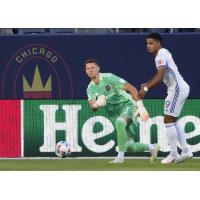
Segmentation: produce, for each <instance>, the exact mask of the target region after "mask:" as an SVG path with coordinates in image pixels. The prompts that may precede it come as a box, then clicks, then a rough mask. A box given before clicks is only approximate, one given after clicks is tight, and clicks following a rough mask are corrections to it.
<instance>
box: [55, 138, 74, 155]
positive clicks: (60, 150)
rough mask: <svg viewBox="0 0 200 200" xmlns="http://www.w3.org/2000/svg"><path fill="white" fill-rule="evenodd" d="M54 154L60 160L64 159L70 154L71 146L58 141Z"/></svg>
mask: <svg viewBox="0 0 200 200" xmlns="http://www.w3.org/2000/svg"><path fill="white" fill-rule="evenodd" d="M55 153H56V155H57V156H58V157H60V158H65V157H67V156H68V155H70V154H71V145H70V144H69V143H68V142H65V141H60V142H58V143H57V144H56V150H55Z"/></svg>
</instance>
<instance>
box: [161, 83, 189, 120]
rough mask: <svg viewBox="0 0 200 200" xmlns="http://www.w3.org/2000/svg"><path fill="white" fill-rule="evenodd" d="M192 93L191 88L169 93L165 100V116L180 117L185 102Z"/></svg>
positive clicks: (177, 88)
mask: <svg viewBox="0 0 200 200" xmlns="http://www.w3.org/2000/svg"><path fill="white" fill-rule="evenodd" d="M189 92H190V87H189V86H188V87H184V88H179V87H178V86H177V87H176V90H174V91H173V92H172V91H171V92H168V95H167V97H166V99H165V107H164V113H165V115H169V116H173V117H178V116H179V115H180V113H181V110H182V108H183V105H184V103H185V100H186V99H187V97H188V95H189Z"/></svg>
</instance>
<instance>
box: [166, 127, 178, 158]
mask: <svg viewBox="0 0 200 200" xmlns="http://www.w3.org/2000/svg"><path fill="white" fill-rule="evenodd" d="M165 128H166V132H167V137H168V143H169V151H170V154H171V155H172V156H176V155H177V131H176V126H175V124H174V123H171V124H165Z"/></svg>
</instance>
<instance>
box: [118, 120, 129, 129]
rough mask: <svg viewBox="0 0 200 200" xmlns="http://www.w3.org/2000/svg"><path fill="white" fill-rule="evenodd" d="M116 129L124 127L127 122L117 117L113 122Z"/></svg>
mask: <svg viewBox="0 0 200 200" xmlns="http://www.w3.org/2000/svg"><path fill="white" fill-rule="evenodd" d="M115 125H116V128H117V129H119V128H120V127H126V125H127V122H126V120H125V119H124V118H122V117H118V118H117V119H116V122H115Z"/></svg>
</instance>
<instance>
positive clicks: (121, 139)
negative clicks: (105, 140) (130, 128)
mask: <svg viewBox="0 0 200 200" xmlns="http://www.w3.org/2000/svg"><path fill="white" fill-rule="evenodd" d="M115 125H116V129H117V144H118V148H119V151H123V152H125V151H126V146H127V133H126V125H127V124H126V121H125V120H124V119H123V118H121V117H119V118H117V120H116V122H115Z"/></svg>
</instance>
